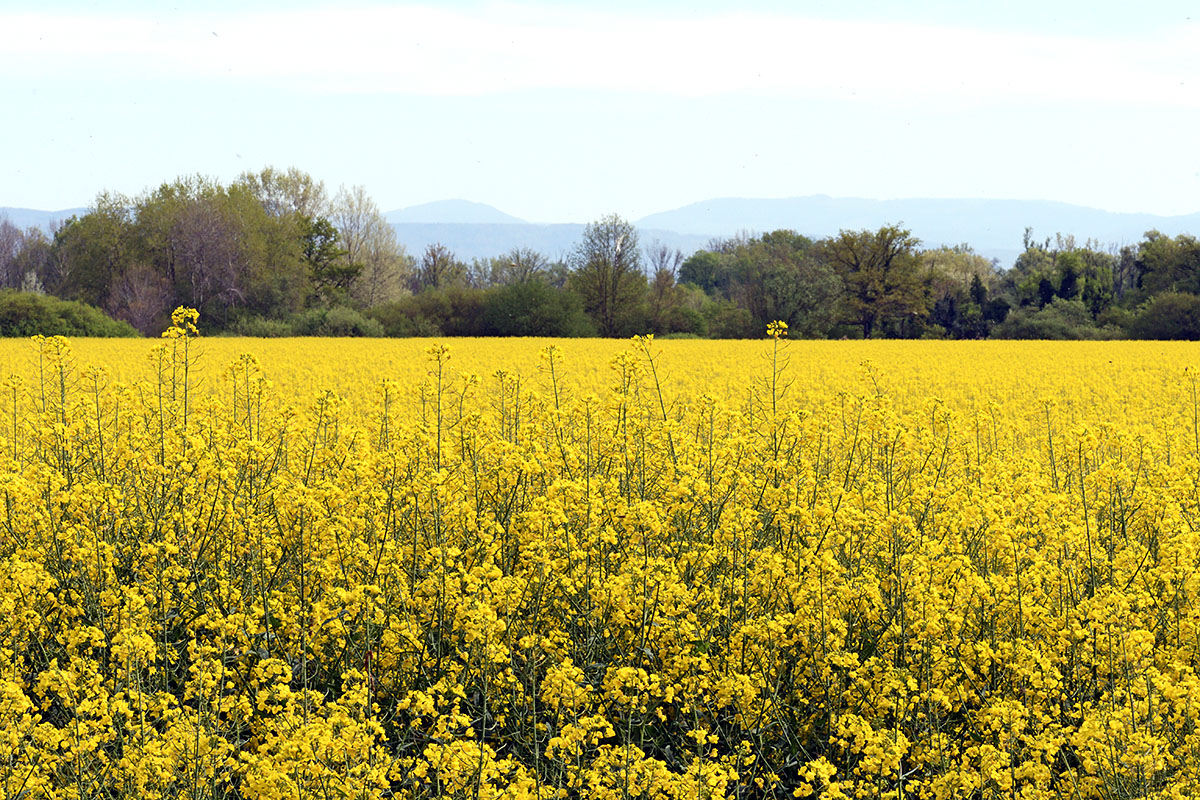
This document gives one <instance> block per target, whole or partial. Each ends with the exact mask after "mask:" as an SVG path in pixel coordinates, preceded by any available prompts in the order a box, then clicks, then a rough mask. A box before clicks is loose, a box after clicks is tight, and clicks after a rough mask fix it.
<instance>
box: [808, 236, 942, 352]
mask: <svg viewBox="0 0 1200 800" xmlns="http://www.w3.org/2000/svg"><path fill="white" fill-rule="evenodd" d="M919 243H920V242H919V241H918V240H917V239H916V238H915V237H913V235H912V233H911V232H909V231H907V230H904V229H902V228H899V227H896V226H894V225H889V226H885V227H882V228H880V229H879V230H877V231H867V230H862V231H845V230H844V231H842V232H841V233H839V234H838V235H837V236H835V237H833V238H830V239H827V240H825V241H823V242H822V243H821V257H822V258H823V259H824V261H825V262H826V263H827V264H829V265H830V266H831V267H832V268H833V269H834V270H835V271H836V272H837V274H838V275H839V276H841V278H842V282H843V284H844V288H845V291H844V294H843V298H842V307H843V309H844V314H845V315H846V316H845V318H846V321H847V322H849V323H851V324H854V325H856V326H858V327H859V328H860V329H861V331H862V336H863V338H864V339H869V338H871V336H872V334H876V333H877V332H880V331H882V330H884V329H887V328H889V327H890V328H891V329H892V330H895V331H898V332H899V331H902V330H903V329H904V326H905V324H906V323H912V322H913V321H915V320H917V319H919V318H920V317H921V316H922V313H923V304H922V300H921V295H922V291H921V283H920V276H919V272H918V266H919V261H918V258H917V245H918V244H919Z"/></svg>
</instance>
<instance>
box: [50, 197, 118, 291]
mask: <svg viewBox="0 0 1200 800" xmlns="http://www.w3.org/2000/svg"><path fill="white" fill-rule="evenodd" d="M130 206H131V204H130V201H129V199H128V198H126V197H124V196H123V195H119V194H109V193H101V194H100V195H98V196H97V197H96V202H95V204H94V205H93V206H92V208H91V209H90V210H89V211H88V213H87V214H84V215H83V216H82V217H72V218H71V219H69V220H68V221H67V222H66V224H65V225H63V226H62V227H61V228H60V229H59V230H58V232H57V233H56V234H55V237H54V245H53V250H54V258H55V259H56V260H58V261H59V262H60V263H61V264H62V284H61V285H60V286H56V287H53V288H52V290H53V291H56V292H57V293H60V294H61V296H62V297H65V298H66V299H68V300H81V301H83V302H85V303H88V304H90V305H93V306H98V307H101V308H107V307H108V301H109V295H110V293H111V291H112V285H113V281H114V280H115V278H116V277H117V276H118V275H120V274H121V272H122V271H124V269H125V268H126V266H128V265H129V263H130V262H131V249H132V248H131V244H132V239H131V233H132V226H131V224H130Z"/></svg>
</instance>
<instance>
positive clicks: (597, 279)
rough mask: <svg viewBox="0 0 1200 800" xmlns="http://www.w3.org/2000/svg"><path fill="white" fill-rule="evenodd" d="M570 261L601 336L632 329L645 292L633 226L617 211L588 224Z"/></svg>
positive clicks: (574, 279) (576, 285)
mask: <svg viewBox="0 0 1200 800" xmlns="http://www.w3.org/2000/svg"><path fill="white" fill-rule="evenodd" d="M570 263H571V267H572V272H571V285H572V286H573V287H574V288H575V290H576V291H577V292H578V293H579V295H580V297H582V298H583V306H584V309H585V310H586V311H587V312H588V314H590V315H591V317H592V319H594V320H595V321H596V327H597V329H598V330H599V332H600V335H601V336H620V335H624V334H626V333H629V332H631V331H630V330H629V328H630V327H631V326H630V322H631V321H634V320H636V312H637V307H638V305H639V304H640V302H641V300H642V297H643V296H644V294H645V291H646V276H645V275H644V274H643V273H642V260H641V254H640V251H639V248H638V235H637V230H636V229H635V228H634V227H633V225H631V224H630V223H629V222H627V221H625V220H623V219H621V218H620V217H619V216H617V215H616V214H611V215H609V216H607V217H603V218H601V219H600V220H597V221H596V222H592V223H590V224H588V225H587V227H586V228H584V231H583V239H582V241H581V242H580V243H579V244H578V245H577V246H576V248H575V250H574V252H572V254H571V258H570Z"/></svg>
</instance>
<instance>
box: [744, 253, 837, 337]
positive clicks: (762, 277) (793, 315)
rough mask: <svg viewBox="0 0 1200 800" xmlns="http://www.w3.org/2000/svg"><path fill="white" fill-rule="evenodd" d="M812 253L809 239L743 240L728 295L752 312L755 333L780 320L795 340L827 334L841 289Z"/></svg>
mask: <svg viewBox="0 0 1200 800" xmlns="http://www.w3.org/2000/svg"><path fill="white" fill-rule="evenodd" d="M813 249H814V248H813V242H812V240H811V239H809V238H808V237H806V236H801V235H800V234H798V233H796V232H795V231H790V230H777V231H773V232H771V233H765V234H763V235H762V236H759V237H755V238H751V239H747V240H743V241H742V242H741V243H740V244H738V245H737V246H736V247H735V248H734V250H733V251H732V253H731V254H730V256H729V258H731V259H732V275H733V279H732V283H731V284H730V287H729V295H730V296H731V297H732V298H733V299H734V300H735V301H737V303H738V305H740V306H741V307H742V308H744V309H746V310H747V311H749V312H750V314H751V316H752V318H753V319H754V325H755V327H756V328H763V329H765V328H766V326H767V324H768V323H769V322H771V321H773V320H783V321H784V322H786V323H787V324H788V327H789V330H790V331H792V332H793V333H794V334H796V335H800V336H810V337H811V336H822V335H826V334H827V333H828V332H829V329H830V328H831V327H832V326H833V323H834V309H835V306H836V301H837V298H838V295H839V293H840V291H841V286H840V281H839V279H838V277H837V275H836V274H835V273H834V271H833V269H832V268H831V267H830V266H829V265H828V264H825V263H824V262H822V261H821V260H820V259H817V258H815V257H814V253H813Z"/></svg>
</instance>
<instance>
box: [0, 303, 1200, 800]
mask: <svg viewBox="0 0 1200 800" xmlns="http://www.w3.org/2000/svg"><path fill="white" fill-rule="evenodd" d="M194 322H195V319H194V317H193V316H191V315H189V314H186V313H178V312H177V315H176V327H174V328H173V329H172V330H171V331H169V332H168V333H169V334H170V335H169V336H168V337H166V338H164V339H163V340H161V341H160V342H149V341H128V340H124V341H113V340H85V341H77V342H66V341H65V340H61V339H43V340H36V341H33V342H29V341H6V342H3V343H0V369H2V370H3V373H0V374H3V375H5V376H10V377H7V378H6V379H5V380H4V381H3V382H0V490H2V497H0V500H2V502H3V506H2V507H0V786H2V792H3V795H4V796H5V797H10V798H30V800H32V799H33V798H116V797H121V798H125V797H128V798H177V797H186V798H262V799H263V800H266V799H267V798H272V799H273V798H310V797H311V798H376V797H378V798H383V797H397V798H406V799H407V798H411V799H412V800H416V799H417V798H433V797H461V798H474V799H476V800H480V799H483V798H510V797H511V798H568V797H580V798H593V797H596V798H631V797H638V798H679V799H680V800H684V799H685V798H696V799H697V800H704V799H706V798H719V797H731V798H784V797H813V798H829V799H830V800H833V799H834V798H896V800H900V799H901V798H930V799H931V800H934V799H936V800H949V799H950V798H961V799H962V800H968V799H969V800H990V799H991V798H1024V799H1025V800H1042V799H1043V798H1046V799H1049V798H1056V799H1057V798H1113V799H1116V798H1143V797H1144V798H1190V797H1195V796H1197V795H1200V727H1198V724H1197V722H1198V719H1200V680H1198V678H1197V668H1198V667H1200V533H1198V532H1197V527H1198V526H1200V397H1198V393H1200V373H1198V372H1197V367H1200V348H1198V347H1197V345H1195V344H1183V343H1141V342H1112V343H1069V342H1058V343H1018V342H896V341H888V342H884V341H880V342H803V341H794V342H789V341H788V339H787V338H786V336H785V335H782V331H780V330H778V329H776V330H773V331H772V333H773V334H774V335H771V336H765V337H764V339H763V340H761V341H745V342H713V341H667V342H659V341H653V340H651V339H649V338H639V339H635V340H633V341H625V342H611V341H585V340H570V341H567V340H564V341H557V342H554V341H547V340H496V339H492V340H454V341H449V342H445V343H438V342H434V341H430V340H406V341H405V340H401V341H396V340H357V341H349V340H283V341H279V340H235V339H229V340H225V339H206V338H203V337H196V336H195V335H194V334H195V329H194V327H193V323H194Z"/></svg>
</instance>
